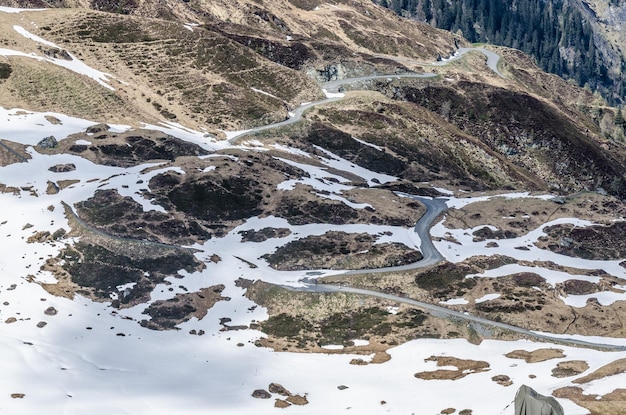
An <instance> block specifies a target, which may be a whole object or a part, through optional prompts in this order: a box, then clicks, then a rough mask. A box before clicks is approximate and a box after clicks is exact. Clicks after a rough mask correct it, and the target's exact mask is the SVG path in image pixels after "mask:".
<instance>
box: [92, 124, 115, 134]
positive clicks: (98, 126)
mask: <svg viewBox="0 0 626 415" xmlns="http://www.w3.org/2000/svg"><path fill="white" fill-rule="evenodd" d="M110 129H111V127H109V126H108V125H106V124H95V125H92V126H91V127H87V130H86V131H87V134H97V133H101V132H104V131H109V130H110Z"/></svg>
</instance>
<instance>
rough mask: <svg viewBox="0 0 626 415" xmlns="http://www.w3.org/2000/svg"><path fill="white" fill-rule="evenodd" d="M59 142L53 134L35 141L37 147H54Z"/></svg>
mask: <svg viewBox="0 0 626 415" xmlns="http://www.w3.org/2000/svg"><path fill="white" fill-rule="evenodd" d="M58 144H59V142H58V141H57V139H56V138H54V136H53V135H51V136H48V137H45V138H43V139H41V141H39V142H38V143H37V147H40V148H55V147H56V146H57V145H58Z"/></svg>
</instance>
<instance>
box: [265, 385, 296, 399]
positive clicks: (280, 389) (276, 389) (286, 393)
mask: <svg viewBox="0 0 626 415" xmlns="http://www.w3.org/2000/svg"><path fill="white" fill-rule="evenodd" d="M269 390H270V392H272V393H277V394H279V395H283V396H291V392H289V391H288V390H287V389H285V387H284V386H283V385H281V384H279V383H270V386H269Z"/></svg>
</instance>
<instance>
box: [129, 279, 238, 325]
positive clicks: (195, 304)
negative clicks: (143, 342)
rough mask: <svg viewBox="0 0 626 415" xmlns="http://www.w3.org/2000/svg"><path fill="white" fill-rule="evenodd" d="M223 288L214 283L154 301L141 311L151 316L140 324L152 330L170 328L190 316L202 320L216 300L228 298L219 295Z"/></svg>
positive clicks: (226, 299)
mask: <svg viewBox="0 0 626 415" xmlns="http://www.w3.org/2000/svg"><path fill="white" fill-rule="evenodd" d="M224 288H225V287H224V286H223V285H215V286H212V287H207V288H203V289H201V290H200V291H199V292H194V293H183V294H176V296H175V297H173V298H170V299H169V300H159V301H155V302H153V303H152V304H150V306H149V307H148V308H146V310H145V311H144V312H143V314H147V315H149V316H150V317H151V318H150V320H142V321H141V322H140V324H141V325H142V326H143V327H147V328H149V329H153V330H171V329H175V328H176V325H178V324H180V323H184V322H185V321H188V320H189V319H190V318H191V317H196V318H197V319H198V320H202V319H203V318H204V316H206V313H207V311H208V310H209V309H210V308H212V307H213V306H214V305H215V304H216V303H217V302H218V301H228V300H230V298H228V297H223V296H222V295H221V293H222V291H223V290H224Z"/></svg>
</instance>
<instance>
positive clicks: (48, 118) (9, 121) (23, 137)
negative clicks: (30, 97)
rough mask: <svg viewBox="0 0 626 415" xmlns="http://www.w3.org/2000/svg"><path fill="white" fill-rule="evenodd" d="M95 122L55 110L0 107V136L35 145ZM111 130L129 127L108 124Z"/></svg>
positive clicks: (58, 138) (66, 134)
mask: <svg viewBox="0 0 626 415" xmlns="http://www.w3.org/2000/svg"><path fill="white" fill-rule="evenodd" d="M95 124H97V123H96V122H95V121H89V120H85V119H82V118H77V117H71V116H68V115H65V114H59V113H56V112H34V111H29V110H25V109H21V108H12V109H6V108H2V107H0V126H1V127H0V133H2V138H3V139H6V140H10V141H15V142H16V143H20V144H25V145H31V146H34V145H36V144H37V143H38V142H39V141H41V139H42V138H44V137H48V136H51V135H52V136H54V137H55V138H56V139H57V140H62V139H64V138H67V136H68V135H71V134H74V133H78V132H81V131H85V129H86V128H87V127H90V126H92V125H95ZM109 126H110V127H111V129H110V131H112V132H122V131H126V130H127V129H128V128H129V127H128V126H124V125H115V124H109Z"/></svg>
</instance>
